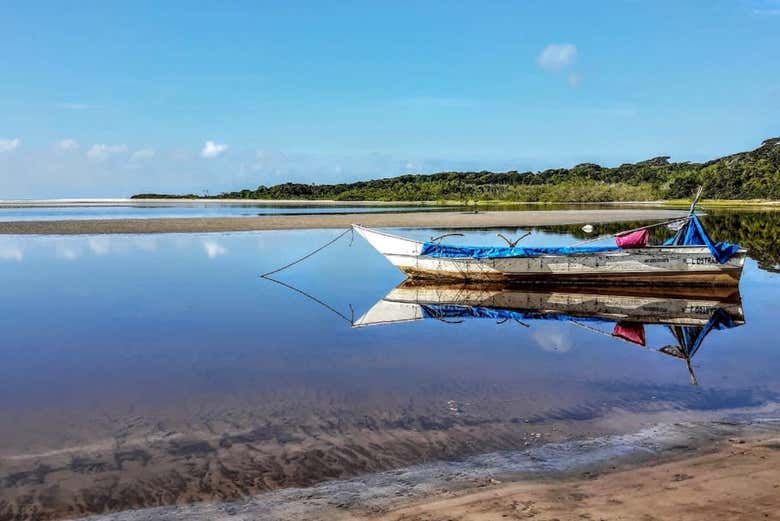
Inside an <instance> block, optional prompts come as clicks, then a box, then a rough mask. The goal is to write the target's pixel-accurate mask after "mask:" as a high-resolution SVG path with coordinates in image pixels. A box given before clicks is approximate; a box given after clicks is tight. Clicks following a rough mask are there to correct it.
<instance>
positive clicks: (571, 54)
mask: <svg viewBox="0 0 780 521" xmlns="http://www.w3.org/2000/svg"><path fill="white" fill-rule="evenodd" d="M576 59H577V47H576V46H574V45H572V44H570V43H551V44H550V45H548V46H547V47H545V48H544V49H542V52H541V53H539V57H538V58H537V59H536V62H537V63H538V64H539V65H540V66H541V67H542V69H544V70H546V71H559V70H561V69H563V68H565V67H568V66H569V65H571V64H572V63H574V60H576Z"/></svg>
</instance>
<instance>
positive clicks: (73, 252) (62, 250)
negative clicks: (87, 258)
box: [54, 240, 82, 261]
mask: <svg viewBox="0 0 780 521" xmlns="http://www.w3.org/2000/svg"><path fill="white" fill-rule="evenodd" d="M81 253H82V252H81V248H80V247H78V246H77V245H74V244H73V242H72V241H69V240H63V241H57V243H56V244H55V245H54V255H55V256H56V257H57V258H58V259H65V260H69V261H72V260H76V259H78V258H79V257H81Z"/></svg>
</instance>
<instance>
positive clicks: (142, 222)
mask: <svg viewBox="0 0 780 521" xmlns="http://www.w3.org/2000/svg"><path fill="white" fill-rule="evenodd" d="M685 215H687V212H684V211H680V210H658V209H653V210H650V209H614V210H612V209H609V210H604V209H598V210H596V209H594V210H539V211H536V210H532V211H489V212H479V213H473V212H438V211H422V212H406V213H339V214H312V215H301V214H297V215H283V214H279V215H262V216H255V217H193V218H189V217H188V218H151V219H90V220H62V221H9V222H0V234H2V235H100V234H134V233H135V234H147V233H209V232H244V231H259V230H296V229H298V230H299V229H316V228H346V227H348V226H349V225H350V224H353V223H359V224H363V225H365V226H370V227H374V228H460V229H467V228H514V227H525V226H551V225H562V224H589V223H590V224H595V223H610V222H621V221H644V220H647V221H651V220H666V219H675V218H678V217H684V216H685Z"/></svg>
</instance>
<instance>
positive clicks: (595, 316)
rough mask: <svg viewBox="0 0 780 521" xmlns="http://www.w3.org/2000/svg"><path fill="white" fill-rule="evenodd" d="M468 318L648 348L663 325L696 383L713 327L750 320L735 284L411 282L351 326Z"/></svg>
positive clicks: (667, 350)
mask: <svg viewBox="0 0 780 521" xmlns="http://www.w3.org/2000/svg"><path fill="white" fill-rule="evenodd" d="M669 289H671V290H672V291H669ZM468 319H485V320H492V321H495V323H496V324H517V325H520V326H524V327H532V325H531V324H533V322H535V321H549V320H554V321H559V322H569V323H571V324H573V325H575V326H579V327H582V328H584V329H586V330H588V331H590V332H592V333H597V334H601V335H605V336H608V337H611V338H614V339H618V340H622V341H625V342H628V343H630V344H635V345H639V346H641V347H647V346H646V345H645V343H646V334H645V327H646V326H661V327H664V326H665V327H667V328H668V329H669V331H670V333H671V335H672V338H673V340H674V344H668V345H664V346H662V347H660V348H656V349H655V351H656V352H657V353H660V354H663V355H668V356H672V357H675V358H679V359H681V360H683V361H684V362H685V364H686V367H687V369H688V372H689V375H690V378H691V382H692V383H693V384H697V379H696V375H695V373H694V370H693V366H692V363H691V360H692V358H693V356H694V355H695V354H696V353H697V352H698V351H699V349H700V348H701V346H702V343H703V341H704V339H705V338H706V337H707V335H709V333H710V332H712V331H713V330H718V329H730V328H734V327H738V326H741V325H743V324H744V323H745V318H744V314H743V311H742V302H741V299H740V295H739V291H738V290H737V289H736V288H731V289H729V288H691V289H689V290H685V291H682V290H679V289H678V290H677V291H675V288H633V289H631V288H629V289H628V290H627V291H626V290H623V289H621V288H616V287H614V286H605V287H592V286H590V287H583V288H575V287H566V288H561V287H560V286H553V287H537V286H528V285H522V286H509V285H503V284H462V285H458V284H437V283H434V282H426V281H417V280H406V281H404V282H403V283H401V285H399V286H398V287H396V288H394V289H393V290H391V291H390V292H389V293H388V294H387V295H386V296H385V297H384V298H382V299H381V300H380V301H379V302H377V303H376V304H374V306H372V307H371V308H370V309H369V310H368V311H367V312H366V313H365V314H363V315H362V316H361V317H359V318H358V319H357V320H354V321H353V322H352V327H354V328H365V327H369V326H379V325H388V324H401V323H405V322H415V321H420V320H436V321H439V322H441V323H445V324H448V325H452V324H460V323H462V322H464V321H465V320H468ZM605 326H606V329H605ZM609 328H611V330H610V329H609Z"/></svg>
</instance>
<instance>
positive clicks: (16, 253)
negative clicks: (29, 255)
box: [0, 239, 24, 262]
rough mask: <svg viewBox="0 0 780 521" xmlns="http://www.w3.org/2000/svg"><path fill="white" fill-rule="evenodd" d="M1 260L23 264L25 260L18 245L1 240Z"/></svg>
mask: <svg viewBox="0 0 780 521" xmlns="http://www.w3.org/2000/svg"><path fill="white" fill-rule="evenodd" d="M0 259H4V260H14V261H16V262H21V261H22V259H24V252H23V251H22V248H21V247H20V246H19V245H18V244H14V243H13V242H12V241H10V240H8V239H0Z"/></svg>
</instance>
